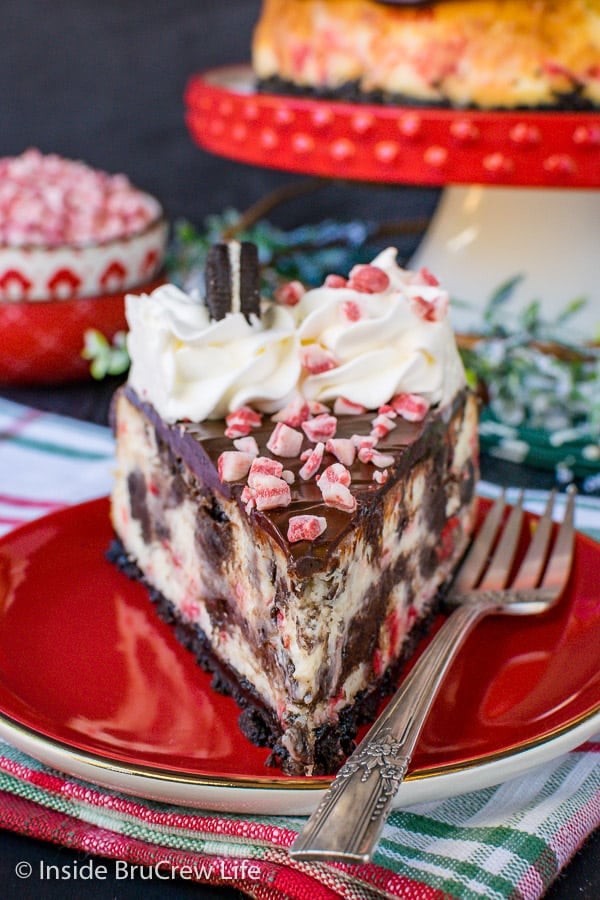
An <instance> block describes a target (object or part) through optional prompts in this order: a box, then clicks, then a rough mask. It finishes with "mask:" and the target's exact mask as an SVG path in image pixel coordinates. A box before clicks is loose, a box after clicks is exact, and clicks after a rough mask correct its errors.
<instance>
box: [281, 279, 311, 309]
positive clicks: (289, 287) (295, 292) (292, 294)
mask: <svg viewBox="0 0 600 900" xmlns="http://www.w3.org/2000/svg"><path fill="white" fill-rule="evenodd" d="M305 293H306V288H305V287H304V285H303V284H302V282H301V281H288V282H287V283H286V284H282V285H280V287H278V288H277V290H276V291H275V300H276V301H277V303H281V304H282V305H283V306H296V305H297V304H298V303H300V300H301V299H302V297H303V296H304V294H305Z"/></svg>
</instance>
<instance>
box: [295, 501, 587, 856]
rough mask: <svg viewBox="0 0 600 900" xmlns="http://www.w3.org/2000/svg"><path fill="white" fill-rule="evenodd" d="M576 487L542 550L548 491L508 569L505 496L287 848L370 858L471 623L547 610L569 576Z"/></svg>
mask: <svg viewBox="0 0 600 900" xmlns="http://www.w3.org/2000/svg"><path fill="white" fill-rule="evenodd" d="M574 503H575V494H574V492H570V496H569V497H568V499H567V503H566V507H565V515H564V518H563V522H562V524H561V526H560V530H559V532H558V535H557V537H556V540H555V542H554V546H553V550H552V552H551V553H549V552H548V547H549V544H550V542H551V535H552V510H553V504H554V495H553V494H551V495H550V498H549V501H548V504H547V506H546V511H545V513H544V515H543V517H542V518H541V519H540V520H539V522H538V525H537V527H536V529H535V532H534V534H533V537H532V539H531V541H530V544H529V548H528V550H527V553H526V554H525V556H524V558H523V559H522V561H521V562H520V565H519V568H518V571H517V572H516V573H515V574H514V576H513V577H512V578H511V575H512V569H513V562H514V559H515V555H516V551H517V547H518V539H519V535H520V532H521V527H522V519H523V509H522V497H521V498H520V499H519V502H518V503H517V504H516V505H515V506H514V507H513V509H512V511H511V513H510V515H509V517H508V519H507V522H506V525H505V526H504V527H503V530H502V535H501V537H500V539H499V540H498V541H497V542H496V535H497V532H498V529H499V528H501V523H502V518H503V514H504V496H503V495H501V496H500V497H499V498H498V500H497V501H496V503H495V504H494V506H493V508H492V509H491V511H490V512H489V514H488V516H487V518H486V520H485V522H484V524H483V526H482V528H481V530H480V532H479V534H478V536H477V537H476V539H475V540H474V542H473V544H472V545H471V548H470V550H469V552H468V554H467V556H466V558H465V560H464V562H463V564H462V565H461V567H460V570H459V573H458V575H457V578H456V579H455V581H454V590H453V591H451V594H450V597H449V600H450V601H451V603H452V605H455V604H456V605H455V608H454V612H453V613H452V615H451V616H450V617H449V618H448V619H446V621H445V622H444V624H443V625H442V627H441V628H440V630H439V631H438V633H437V634H436V636H435V637H434V638H433V640H432V641H431V643H430V644H429V647H428V648H427V649H426V650H425V652H424V653H423V654H422V656H421V657H420V658H419V659H418V661H417V663H416V665H415V666H414V668H413V669H412V671H411V672H410V674H409V675H408V676H407V678H406V679H405V680H404V682H403V683H402V684H401V686H400V688H399V689H398V691H397V692H396V694H395V695H394V697H393V699H392V700H391V702H390V703H389V704H388V706H387V708H386V709H385V711H384V712H383V713H382V714H381V716H380V717H379V718H378V720H377V721H376V722H375V724H374V725H373V726H372V728H371V730H370V731H369V732H368V734H367V735H366V737H365V738H363V740H362V742H361V743H360V744H359V746H358V747H357V749H356V750H355V751H354V753H353V754H352V756H351V757H350V759H349V760H348V761H347V762H346V764H345V765H344V766H343V767H342V769H341V770H340V772H339V773H338V775H337V777H336V778H335V780H334V781H333V783H332V784H331V786H330V788H329V790H328V791H326V793H325V796H324V797H323V799H322V801H321V803H320V805H319V806H318V807H317V809H316V811H315V812H314V813H313V815H312V816H311V817H310V819H309V820H308V822H307V824H306V825H305V827H304V828H303V830H302V831H301V833H300V834H299V835H298V837H297V839H296V841H295V842H294V844H293V846H292V848H291V850H290V853H291V855H292V856H294V857H295V858H297V859H317V860H324V859H327V860H338V861H341V862H367V861H368V860H369V859H370V858H371V854H372V852H373V850H374V848H375V845H376V844H377V841H378V839H379V836H380V834H381V830H382V828H383V825H384V822H385V819H386V816H387V813H388V811H389V809H390V807H391V805H392V800H393V798H394V796H395V794H396V792H397V790H398V788H399V786H400V784H401V783H402V781H403V779H404V776H405V774H406V772H407V770H408V766H409V763H410V759H411V756H412V753H413V750H414V748H415V745H416V743H417V739H418V737H419V734H420V733H421V729H422V727H423V723H424V722H425V719H426V718H427V715H428V713H429V710H430V708H431V706H432V704H433V701H434V699H435V697H436V696H437V694H438V691H439V688H440V686H441V684H442V682H443V679H444V677H445V675H446V672H447V670H448V668H449V666H450V664H451V662H452V660H453V659H454V657H455V656H456V653H457V652H458V650H459V649H460V647H461V646H462V645H463V643H464V641H465V638H466V637H467V635H468V634H469V632H470V631H471V629H472V627H473V626H474V625H475V624H476V623H477V622H478V621H479V620H480V619H482V618H483V617H484V616H487V615H488V614H489V613H496V612H497V613H500V612H503V613H507V614H509V615H532V614H536V613H541V612H545V611H546V610H548V609H550V608H551V607H552V606H553V604H554V603H555V602H556V601H557V600H558V598H559V597H560V595H561V593H562V591H563V589H564V587H565V585H566V583H567V578H568V576H569V572H570V569H571V564H572V560H573V546H574V523H573V514H574Z"/></svg>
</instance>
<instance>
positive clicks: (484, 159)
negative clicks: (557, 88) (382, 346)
mask: <svg viewBox="0 0 600 900" xmlns="http://www.w3.org/2000/svg"><path fill="white" fill-rule="evenodd" d="M185 101H186V119H187V125H188V128H189V130H190V133H191V135H192V137H193V139H194V140H195V141H196V143H198V144H199V145H200V146H201V147H203V148H204V149H206V150H209V151H211V152H213V153H216V154H218V155H220V156H224V157H227V158H230V159H234V160H238V161H240V162H245V163H250V164H253V165H257V166H264V167H269V168H275V169H281V170H285V171H288V172H295V173H302V174H306V175H317V176H323V177H327V178H343V179H349V180H356V181H364V182H378V183H385V184H395V183H398V184H419V185H433V186H444V188H445V189H444V191H443V192H442V197H441V200H440V203H439V205H438V208H437V210H436V213H435V215H434V217H433V219H432V222H431V224H430V226H429V228H428V231H427V233H426V235H425V237H424V240H423V242H422V244H421V246H420V247H419V249H418V251H417V254H416V256H415V258H414V259H413V260H412V261H411V265H416V266H420V265H427V266H428V267H429V268H430V269H431V270H432V271H433V272H435V273H436V275H438V277H439V278H440V279H441V280H442V281H443V283H444V284H445V285H446V286H447V287H448V289H449V290H450V292H451V294H452V295H453V296H455V297H457V298H460V299H463V300H465V301H466V302H467V304H468V308H465V310H461V311H458V312H457V313H456V315H457V316H458V318H459V320H460V321H458V322H457V323H456V324H457V326H458V327H459V328H461V329H464V328H467V327H469V326H470V324H471V320H472V324H473V325H474V326H475V327H476V320H477V312H476V309H477V307H481V304H482V302H483V301H485V299H487V297H489V296H490V295H491V293H492V292H493V291H494V290H495V289H496V288H497V287H498V286H499V285H500V284H501V283H503V282H504V281H506V280H507V279H508V278H510V277H513V276H514V275H522V276H523V279H522V282H521V284H520V286H519V287H518V289H517V290H516V291H515V295H514V299H513V302H514V304H515V305H520V304H521V305H522V304H523V303H529V302H530V301H531V300H532V299H535V298H542V299H543V303H544V309H545V312H546V314H547V315H548V317H552V315H553V314H554V313H558V312H559V311H562V310H563V309H564V307H565V306H566V305H567V303H568V302H569V301H570V300H572V299H573V298H574V297H576V296H585V297H587V298H588V303H587V304H586V306H585V307H584V309H583V310H582V311H581V312H580V313H579V315H578V319H577V322H576V324H577V326H578V328H580V329H581V330H582V333H585V334H586V335H587V336H588V337H589V336H590V330H589V329H590V327H591V328H597V327H598V323H599V322H600V263H598V250H597V245H598V238H599V236H600V202H599V194H598V188H599V187H600V114H598V113H595V112H539V111H535V112H533V111H532V112H528V111H507V112H498V111H483V110H482V111H471V110H469V111H459V110H450V109H439V108H433V107H398V106H384V105H373V104H357V103H345V102H340V101H330V100H321V99H311V98H304V97H290V96H280V95H274V94H264V93H258V92H257V91H256V90H255V88H254V86H253V75H252V71H251V69H250V68H249V67H248V66H231V67H227V68H221V69H214V70H211V71H209V72H205V73H203V74H199V75H195V76H193V77H192V78H191V79H190V81H189V83H188V85H187V89H186V94H185ZM471 307H472V308H471Z"/></svg>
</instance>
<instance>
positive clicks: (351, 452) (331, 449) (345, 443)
mask: <svg viewBox="0 0 600 900" xmlns="http://www.w3.org/2000/svg"><path fill="white" fill-rule="evenodd" d="M325 449H326V450H327V452H328V453H331V454H332V455H333V456H335V458H336V459H337V460H338V461H339V462H341V463H342V465H344V466H351V465H352V463H353V462H354V460H355V459H356V447H355V446H354V444H353V442H352V441H351V440H350V438H329V440H328V441H327V443H326V444H325Z"/></svg>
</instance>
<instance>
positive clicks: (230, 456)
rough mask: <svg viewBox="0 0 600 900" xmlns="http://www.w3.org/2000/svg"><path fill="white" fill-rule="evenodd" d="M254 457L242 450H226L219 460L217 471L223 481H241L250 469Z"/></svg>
mask: <svg viewBox="0 0 600 900" xmlns="http://www.w3.org/2000/svg"><path fill="white" fill-rule="evenodd" d="M253 459H254V457H253V456H252V455H251V454H250V453H243V452H242V451H240V450H224V451H223V453H221V455H220V456H219V458H218V460H217V472H218V473H219V478H220V479H221V481H224V482H229V481H239V480H240V479H242V478H245V477H246V475H247V474H248V472H249V471H250V466H251V465H252V461H253Z"/></svg>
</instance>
